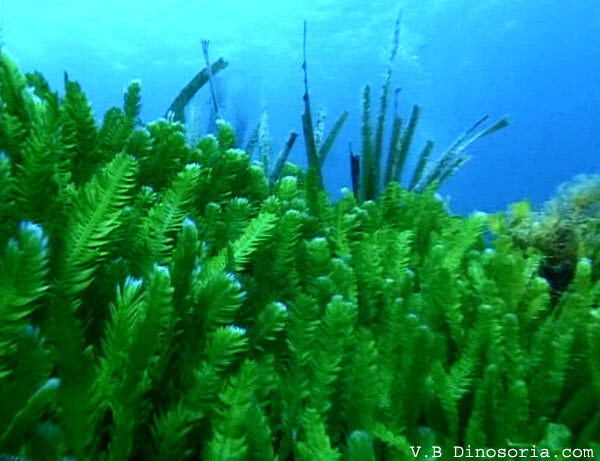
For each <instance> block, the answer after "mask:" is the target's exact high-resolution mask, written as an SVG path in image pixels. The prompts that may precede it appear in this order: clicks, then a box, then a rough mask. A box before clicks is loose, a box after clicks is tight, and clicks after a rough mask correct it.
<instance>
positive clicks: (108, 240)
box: [0, 55, 600, 461]
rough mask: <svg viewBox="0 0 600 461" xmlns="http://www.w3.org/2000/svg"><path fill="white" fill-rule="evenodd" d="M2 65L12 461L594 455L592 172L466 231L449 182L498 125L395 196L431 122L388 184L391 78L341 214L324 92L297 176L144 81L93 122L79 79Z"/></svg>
mask: <svg viewBox="0 0 600 461" xmlns="http://www.w3.org/2000/svg"><path fill="white" fill-rule="evenodd" d="M0 72H1V73H0V84H1V88H0V95H1V98H2V113H1V118H0V149H1V150H2V152H3V154H2V156H1V157H0V167H1V187H2V190H1V195H0V219H1V221H0V244H1V249H2V250H1V251H2V253H1V254H2V260H1V294H0V296H1V303H0V459H23V460H24V459H36V460H56V459H67V458H68V459H77V460H85V459H89V460H103V459H110V460H125V459H157V460H159V459H160V460H184V459H206V460H215V461H217V460H248V461H250V460H252V461H255V460H265V461H266V460H279V461H284V460H305V461H308V460H342V459H343V460H354V461H368V460H376V459H377V460H409V459H415V458H416V456H415V453H416V447H421V449H420V452H419V455H418V458H420V459H425V458H424V456H425V455H429V456H430V457H431V456H432V455H433V454H435V453H437V452H436V451H435V450H434V447H438V448H436V449H437V450H440V451H441V452H443V453H444V457H443V458H442V459H451V457H452V454H453V453H455V449H454V447H455V446H462V447H467V446H470V447H472V452H473V453H474V452H475V449H476V448H479V449H498V451H497V452H494V453H500V452H501V450H504V452H505V453H506V451H507V450H510V449H513V450H514V449H519V450H521V449H522V450H526V455H527V456H529V457H532V456H535V455H537V456H543V453H544V452H543V450H547V453H549V454H550V456H551V457H553V458H554V457H555V455H556V458H555V459H563V458H566V456H567V454H566V452H565V453H563V452H562V450H563V449H575V448H578V449H589V450H593V454H594V455H595V457H596V458H594V459H600V310H598V308H597V307H596V306H597V302H598V295H599V291H600V272H599V265H598V263H599V261H600V253H599V251H600V238H599V237H600V228H599V226H600V208H599V204H600V179H599V178H598V177H595V176H588V177H579V178H576V179H575V180H574V181H573V182H571V183H569V184H566V185H565V186H564V187H563V188H561V190H560V191H559V192H558V193H557V195H556V197H555V198H554V199H552V200H550V201H548V203H547V204H546V205H545V206H544V208H543V209H540V210H532V209H531V207H530V206H529V204H528V203H527V202H522V203H517V204H515V205H513V206H512V207H511V208H510V210H508V211H507V212H506V213H496V214H489V215H486V214H483V213H476V214H473V215H471V216H469V217H461V216H454V215H452V214H450V213H449V211H448V210H447V209H446V208H445V207H444V205H443V204H442V203H441V202H440V201H439V200H438V199H437V198H436V196H435V192H436V188H437V187H438V186H439V184H440V183H441V182H442V181H443V180H444V179H445V178H447V177H448V176H450V175H451V174H452V173H454V171H456V169H457V168H459V167H460V165H461V164H462V163H464V161H466V159H467V156H466V150H465V149H466V147H467V146H468V145H469V144H470V143H471V142H473V141H474V140H476V139H477V138H478V137H481V136H485V135H487V134H491V133H493V132H494V131H496V130H497V129H499V128H502V127H503V126H504V125H505V124H506V122H505V120H504V119H503V120H501V121H500V122H497V123H495V124H493V125H492V126H491V127H489V128H485V129H482V131H479V132H478V131H477V129H479V128H480V126H481V123H483V122H484V121H485V118H484V119H482V120H480V121H478V123H476V124H475V125H474V126H473V128H471V129H470V130H467V131H466V132H465V134H464V135H462V136H461V137H459V139H458V140H457V143H455V144H453V145H452V146H450V148H449V149H448V150H447V151H445V154H443V155H442V156H441V157H439V159H438V160H437V161H434V162H430V161H429V156H430V153H431V150H432V147H433V146H432V144H427V146H425V148H424V149H423V151H422V153H421V155H420V157H419V158H420V161H419V162H418V163H417V169H416V171H415V172H414V174H413V177H412V180H411V181H410V184H408V185H404V186H402V185H400V184H399V183H398V181H397V178H399V177H400V174H399V172H398V171H399V170H400V172H401V170H402V164H403V162H404V159H405V158H406V155H408V151H409V148H410V143H411V138H412V132H413V131H414V129H415V125H416V122H417V119H418V114H419V110H420V109H419V108H418V107H417V106H415V109H413V112H412V115H411V117H410V120H409V122H408V124H407V125H406V128H402V123H401V122H396V119H394V123H393V133H392V135H391V137H392V142H391V143H390V145H391V146H393V149H392V151H391V153H390V155H389V158H390V159H391V161H388V164H387V165H386V168H382V167H381V163H382V161H381V160H382V152H381V151H382V137H383V125H384V122H383V117H384V115H381V114H385V110H386V105H387V98H388V93H389V73H388V76H387V80H386V82H384V86H383V91H382V98H381V110H380V115H379V118H378V119H377V121H376V124H375V128H374V129H373V130H372V129H371V127H370V98H371V96H370V90H369V88H368V87H365V90H364V92H363V145H362V146H361V149H360V151H361V152H360V155H358V154H354V153H352V154H351V157H350V159H351V162H352V166H353V172H354V174H353V182H354V184H353V185H352V186H353V190H352V191H351V190H350V189H348V190H347V191H345V193H344V194H343V197H342V198H341V199H340V200H338V201H337V202H335V203H332V201H331V200H329V199H328V196H327V194H326V192H325V191H324V189H323V187H322V182H321V178H320V166H321V165H322V162H323V161H324V158H325V156H326V155H327V153H328V151H329V150H330V149H331V148H332V145H333V143H334V141H335V137H336V130H337V132H339V128H336V127H337V126H338V124H340V125H341V124H343V123H344V120H345V116H344V114H342V115H341V116H340V119H339V120H338V122H337V123H336V124H335V125H334V126H333V127H332V130H331V132H330V135H328V136H323V137H322V138H321V135H322V134H323V133H317V132H316V131H318V130H315V128H314V127H313V124H312V120H311V112H310V102H309V98H308V87H306V93H305V113H304V116H303V122H304V123H303V127H304V130H303V135H304V139H305V144H306V150H307V158H308V167H307V169H306V171H304V170H303V169H301V168H299V167H297V166H295V165H293V164H291V163H289V162H287V161H286V155H287V154H286V150H287V152H288V153H289V149H287V146H285V147H284V148H283V149H282V155H281V156H280V157H279V158H278V159H277V160H275V161H270V160H271V159H269V158H268V156H264V155H263V156H262V159H261V160H260V161H256V160H252V159H251V155H250V154H251V153H252V150H253V149H254V147H252V146H246V148H245V149H240V148H238V147H237V146H238V144H237V141H236V137H235V133H234V130H233V129H232V128H231V126H230V125H228V124H227V123H226V122H224V121H222V120H218V123H217V126H216V132H215V133H214V135H212V134H211V135H207V136H204V137H202V138H201V139H200V140H199V141H198V142H197V143H193V144H190V143H188V142H187V141H186V133H185V126H184V125H183V124H182V123H180V122H179V121H177V120H175V119H174V118H173V117H171V118H167V119H161V120H158V121H155V122H152V123H148V124H144V123H142V122H141V120H140V119H139V111H140V105H141V100H140V91H141V90H140V86H139V84H137V83H134V84H132V85H130V86H129V88H128V89H127V91H126V92H125V96H124V102H123V106H122V107H121V108H117V107H115V108H113V109H110V110H109V111H108V112H107V113H106V114H105V116H104V119H103V121H102V123H100V124H99V125H98V124H97V123H96V121H95V120H94V116H93V112H92V109H91V107H90V105H89V103H88V101H87V99H86V97H85V94H84V93H83V91H82V89H81V88H80V86H79V85H78V84H77V83H76V82H73V81H69V80H68V79H66V80H65V92H64V96H63V97H59V96H58V94H57V93H55V92H53V91H52V89H50V88H49V86H48V84H47V83H46V81H45V80H44V78H43V76H42V75H41V74H39V73H32V74H27V75H23V74H22V73H21V72H20V71H19V70H18V69H17V67H16V66H15V65H14V64H13V63H12V62H11V61H10V60H9V58H7V56H6V55H2V56H0ZM386 85H387V86H386ZM346 116H347V115H346ZM292 138H293V139H295V136H290V139H291V141H288V144H290V148H291V144H293V142H294V141H293V139H292ZM319 139H323V142H317V140H319ZM257 143H258V144H259V150H260V142H259V141H257ZM380 184H384V185H385V187H380ZM534 446H535V449H533V448H532V447H534ZM411 447H412V448H411ZM463 452H464V450H463ZM486 453H487V455H488V456H489V453H491V452H489V451H488V452H486ZM569 453H571V452H569ZM590 453H591V452H587V454H588V457H590V456H591V455H590ZM588 459H589V458H588Z"/></svg>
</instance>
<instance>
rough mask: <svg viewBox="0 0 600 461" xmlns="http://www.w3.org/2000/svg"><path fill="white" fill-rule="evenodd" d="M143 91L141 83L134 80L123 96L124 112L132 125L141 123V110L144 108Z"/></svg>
mask: <svg viewBox="0 0 600 461" xmlns="http://www.w3.org/2000/svg"><path fill="white" fill-rule="evenodd" d="M141 90H142V87H141V85H140V82H139V81H135V80H134V81H133V82H131V83H130V84H129V86H128V87H127V89H126V90H125V92H124V94H123V112H124V113H125V116H126V117H127V118H128V119H129V120H130V121H131V123H132V124H137V123H138V122H139V116H140V110H141V108H142V102H141V97H140V92H141Z"/></svg>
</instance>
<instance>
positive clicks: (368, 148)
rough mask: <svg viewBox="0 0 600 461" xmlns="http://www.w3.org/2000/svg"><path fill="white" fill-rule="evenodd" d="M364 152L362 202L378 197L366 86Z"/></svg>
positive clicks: (361, 167)
mask: <svg viewBox="0 0 600 461" xmlns="http://www.w3.org/2000/svg"><path fill="white" fill-rule="evenodd" d="M361 138H362V152H361V160H362V163H361V165H360V172H361V177H362V181H361V186H362V190H361V196H360V198H361V200H363V201H364V200H374V199H375V198H376V196H377V184H376V183H375V168H376V165H375V158H374V154H373V146H372V141H371V87H370V86H369V85H365V87H364V88H363V94H362V118H361Z"/></svg>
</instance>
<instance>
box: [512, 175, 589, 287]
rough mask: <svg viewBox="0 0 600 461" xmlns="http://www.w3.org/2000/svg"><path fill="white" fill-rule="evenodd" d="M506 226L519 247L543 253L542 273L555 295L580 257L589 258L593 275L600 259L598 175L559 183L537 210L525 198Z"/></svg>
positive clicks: (566, 283) (583, 176)
mask: <svg viewBox="0 0 600 461" xmlns="http://www.w3.org/2000/svg"><path fill="white" fill-rule="evenodd" d="M508 229H509V232H510V233H511V235H512V237H513V240H514V241H515V243H517V244H518V245H519V246H520V247H521V248H524V249H525V248H534V249H537V250H539V251H540V252H541V253H542V254H543V255H544V261H543V264H542V266H541V275H542V276H543V277H544V278H546V279H547V280H548V282H549V283H550V284H551V286H552V288H553V292H554V294H555V295H558V294H560V293H562V292H563V291H564V290H565V288H566V287H567V286H568V285H569V283H570V282H571V280H572V278H573V275H574V273H575V266H576V264H577V260H578V259H579V258H582V257H584V258H589V259H590V260H591V261H592V267H593V271H594V274H593V275H594V279H597V278H598V276H599V273H598V270H599V269H598V261H599V260H600V234H599V231H600V175H578V176H576V177H575V178H573V179H572V180H570V181H567V182H565V183H563V184H561V185H560V187H559V188H558V190H557V193H556V195H555V196H554V197H553V198H552V199H550V200H549V201H548V202H546V203H545V204H544V205H543V207H542V208H541V209H540V210H539V211H532V210H531V207H530V205H529V203H528V202H520V203H517V204H515V205H513V206H512V207H511V213H510V216H509V217H508Z"/></svg>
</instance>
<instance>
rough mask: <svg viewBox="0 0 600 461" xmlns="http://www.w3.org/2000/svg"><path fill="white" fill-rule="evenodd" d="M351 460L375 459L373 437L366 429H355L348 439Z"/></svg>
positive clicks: (368, 460)
mask: <svg viewBox="0 0 600 461" xmlns="http://www.w3.org/2000/svg"><path fill="white" fill-rule="evenodd" d="M347 459H348V460H349V461H375V459H376V458H375V451H374V449H373V438H372V437H371V435H370V434H369V433H368V432H366V431H354V432H353V433H352V434H350V438H349V439H348V458H347Z"/></svg>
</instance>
